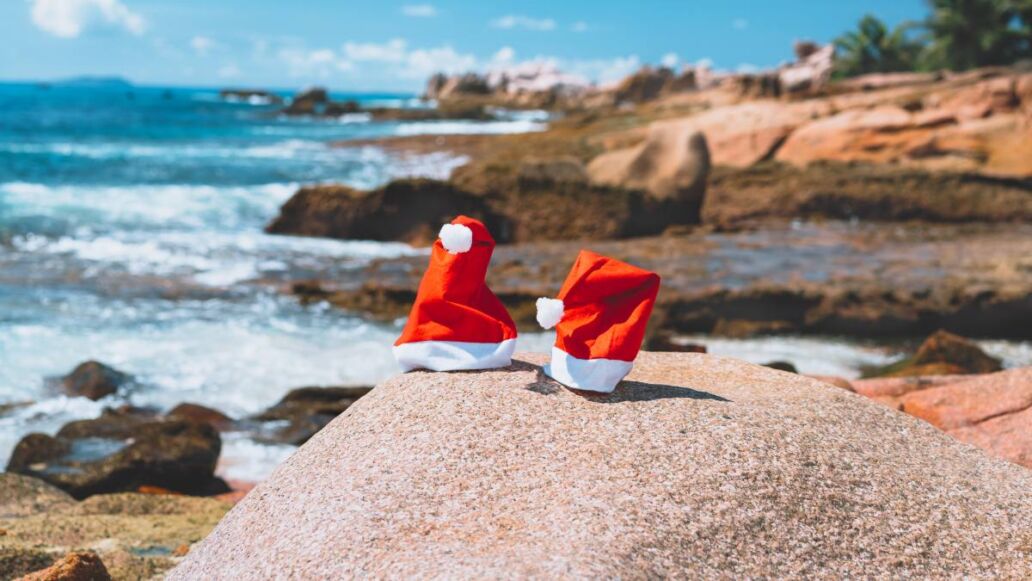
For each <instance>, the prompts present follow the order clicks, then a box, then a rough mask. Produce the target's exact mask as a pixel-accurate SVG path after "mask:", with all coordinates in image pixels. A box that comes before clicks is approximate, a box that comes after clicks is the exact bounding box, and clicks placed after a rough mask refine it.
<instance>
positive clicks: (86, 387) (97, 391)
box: [61, 361, 134, 401]
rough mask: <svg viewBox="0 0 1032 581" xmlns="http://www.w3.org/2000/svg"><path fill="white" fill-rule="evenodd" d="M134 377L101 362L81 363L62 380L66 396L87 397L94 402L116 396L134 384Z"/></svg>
mask: <svg viewBox="0 0 1032 581" xmlns="http://www.w3.org/2000/svg"><path fill="white" fill-rule="evenodd" d="M133 381H134V380H133V376H132V375H129V374H128V373H123V372H121V371H119V370H117V369H115V368H113V367H110V366H108V365H105V364H103V363H101V362H99V361H87V362H85V363H80V364H79V365H78V366H76V368H75V369H73V370H72V372H71V373H69V374H68V375H66V376H64V377H62V378H61V387H62V389H63V391H64V393H65V394H67V395H70V396H73V397H85V398H89V399H92V400H94V401H96V400H98V399H101V398H104V397H107V396H109V395H114V394H116V393H118V391H119V390H120V389H123V388H124V387H126V386H128V385H130V384H132V383H133Z"/></svg>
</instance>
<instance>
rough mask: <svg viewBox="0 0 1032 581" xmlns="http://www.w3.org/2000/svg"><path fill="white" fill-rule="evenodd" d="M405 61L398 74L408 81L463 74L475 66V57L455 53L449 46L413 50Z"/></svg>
mask: <svg viewBox="0 0 1032 581" xmlns="http://www.w3.org/2000/svg"><path fill="white" fill-rule="evenodd" d="M405 61H406V62H405V66H404V68H402V70H401V71H400V74H401V76H403V77H406V78H410V79H425V78H428V77H429V76H430V75H432V74H434V73H440V72H443V73H447V74H455V73H464V72H467V71H471V70H473V69H474V68H476V66H477V58H476V57H475V56H473V55H471V54H462V53H459V52H456V51H455V49H453V48H452V47H450V46H440V47H437V48H430V49H418V50H414V51H412V52H410V53H409V54H408V56H407V57H406V59H405Z"/></svg>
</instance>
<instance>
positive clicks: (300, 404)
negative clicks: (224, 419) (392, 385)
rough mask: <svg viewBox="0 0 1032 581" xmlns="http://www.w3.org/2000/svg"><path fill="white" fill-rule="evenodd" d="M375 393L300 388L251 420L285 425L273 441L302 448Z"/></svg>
mask: <svg viewBox="0 0 1032 581" xmlns="http://www.w3.org/2000/svg"><path fill="white" fill-rule="evenodd" d="M372 389H373V388H372V387H366V386H356V387H299V388H297V389H294V390H291V391H290V393H288V394H287V395H285V396H284V397H283V399H281V400H280V401H279V403H277V404H276V405H274V406H272V407H271V408H269V409H267V410H265V411H264V412H262V413H260V414H258V415H256V416H254V417H253V418H252V419H253V420H256V421H259V422H286V425H285V426H282V427H279V428H276V429H274V430H272V432H271V434H270V437H271V438H272V439H274V440H276V441H278V442H284V443H287V444H293V445H295V446H300V445H301V444H304V443H305V442H307V441H308V439H309V438H311V437H312V436H314V435H315V433H316V432H318V431H319V430H321V429H323V427H324V426H326V424H328V423H330V421H331V420H333V418H335V417H337V416H339V415H340V414H342V413H344V411H345V410H347V409H348V408H349V407H351V404H353V403H355V402H356V401H358V399H359V398H361V397H362V396H364V395H366V394H367V393H369V392H370V391H371V390H372Z"/></svg>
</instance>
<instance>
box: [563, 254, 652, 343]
mask: <svg viewBox="0 0 1032 581" xmlns="http://www.w3.org/2000/svg"><path fill="white" fill-rule="evenodd" d="M658 292H659V275H658V274H656V273H654V272H649V271H647V270H644V269H641V268H638V267H636V266H632V265H630V264H627V263H625V262H621V261H619V260H616V259H613V258H609V257H607V256H602V255H600V254H595V253H594V252H591V251H588V250H582V251H581V252H580V254H579V255H578V256H577V261H576V262H575V263H574V265H573V268H572V269H571V270H570V274H569V275H567V277H566V282H564V283H563V287H562V289H560V291H559V296H558V297H557V298H559V299H561V300H562V301H563V304H564V306H565V311H564V313H563V318H562V320H561V321H560V322H559V324H558V325H556V340H555V346H556V347H558V348H559V349H562V350H563V351H565V352H567V353H569V354H570V355H572V356H574V357H576V358H578V359H616V360H619V361H634V358H635V357H637V356H638V351H640V350H641V344H642V341H644V340H645V325H646V324H647V323H648V321H649V316H651V314H652V307H653V306H654V305H655V303H656V294H657V293H658Z"/></svg>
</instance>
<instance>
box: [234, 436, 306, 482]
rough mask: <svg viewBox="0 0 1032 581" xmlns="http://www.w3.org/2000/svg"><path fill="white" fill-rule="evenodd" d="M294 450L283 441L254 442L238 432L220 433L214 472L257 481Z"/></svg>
mask: <svg viewBox="0 0 1032 581" xmlns="http://www.w3.org/2000/svg"><path fill="white" fill-rule="evenodd" d="M295 450H297V447H295V446H288V445H286V444H267V443H264V442H255V441H254V440H252V439H251V438H249V437H247V436H246V435H245V434H241V433H228V434H223V435H222V453H221V454H220V455H219V463H218V466H217V467H216V468H215V474H217V475H218V476H220V477H222V478H225V479H226V480H239V481H242V482H261V481H262V480H265V479H266V478H268V476H269V474H272V471H273V470H275V469H276V467H277V466H279V465H280V464H281V463H282V462H283V461H284V460H286V459H287V458H288V457H289V456H290V455H291V454H293V453H294V451H295Z"/></svg>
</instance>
